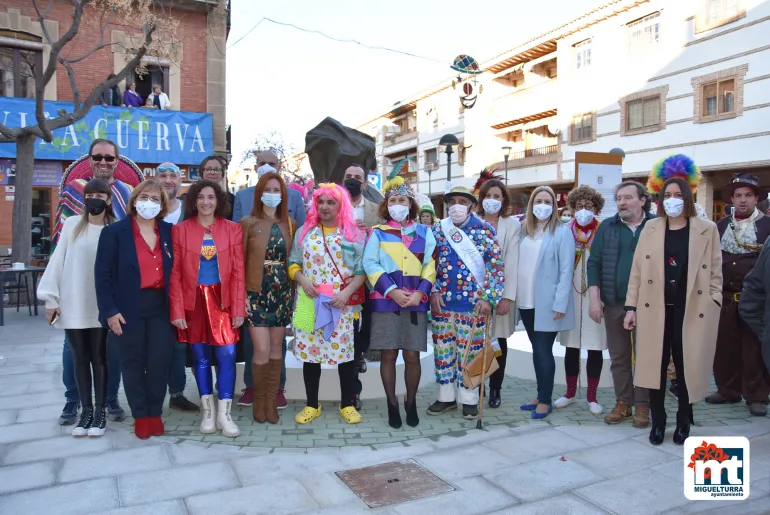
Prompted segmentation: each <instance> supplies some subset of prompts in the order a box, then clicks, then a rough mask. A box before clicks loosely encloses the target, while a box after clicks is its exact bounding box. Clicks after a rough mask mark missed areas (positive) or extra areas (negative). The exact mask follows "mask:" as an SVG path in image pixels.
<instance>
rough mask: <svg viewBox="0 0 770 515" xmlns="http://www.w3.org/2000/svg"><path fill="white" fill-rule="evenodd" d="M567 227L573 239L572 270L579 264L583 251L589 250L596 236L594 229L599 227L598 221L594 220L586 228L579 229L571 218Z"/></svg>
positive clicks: (575, 221)
mask: <svg viewBox="0 0 770 515" xmlns="http://www.w3.org/2000/svg"><path fill="white" fill-rule="evenodd" d="M568 225H569V228H570V230H571V231H572V237H573V238H574V239H575V265H574V268H575V269H576V268H577V266H578V263H579V262H580V258H581V257H583V251H584V250H585V249H588V250H591V242H593V241H594V236H596V229H597V228H598V227H599V221H598V220H597V219H596V218H594V219H593V221H592V222H591V223H590V224H588V227H581V226H580V225H578V223H577V220H575V219H574V218H573V219H572V220H571V221H570V222H569V224H568Z"/></svg>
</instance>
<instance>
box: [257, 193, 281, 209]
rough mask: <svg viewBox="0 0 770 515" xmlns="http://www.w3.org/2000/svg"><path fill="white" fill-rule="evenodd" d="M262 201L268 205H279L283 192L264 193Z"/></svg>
mask: <svg viewBox="0 0 770 515" xmlns="http://www.w3.org/2000/svg"><path fill="white" fill-rule="evenodd" d="M262 203H263V204H264V205H266V206H267V207H278V204H280V203H281V194H280V193H263V194H262Z"/></svg>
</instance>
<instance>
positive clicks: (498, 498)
mask: <svg viewBox="0 0 770 515" xmlns="http://www.w3.org/2000/svg"><path fill="white" fill-rule="evenodd" d="M453 485H454V486H455V487H456V488H457V490H456V491H454V492H449V493H446V494H442V495H439V496H436V497H429V498H426V499H421V500H419V501H413V502H409V503H405V504H398V505H395V506H391V507H390V508H391V509H392V510H393V511H395V512H396V513H398V514H400V515H411V514H415V515H425V514H426V513H447V514H449V513H458V514H459V513H462V514H463V515H474V514H477V513H478V514H482V513H484V514H485V513H489V512H491V511H494V510H498V509H500V508H504V507H506V506H512V505H514V504H517V502H518V501H517V500H516V499H514V498H513V497H511V496H510V495H508V494H507V493H506V492H504V491H503V490H500V489H499V488H497V487H496V486H495V485H493V484H492V483H490V482H489V481H487V480H486V479H484V478H482V477H470V478H467V479H459V480H457V481H454V482H453Z"/></svg>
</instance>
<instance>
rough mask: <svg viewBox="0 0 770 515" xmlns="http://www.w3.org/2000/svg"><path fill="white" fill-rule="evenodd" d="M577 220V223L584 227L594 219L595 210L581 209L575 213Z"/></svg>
mask: <svg viewBox="0 0 770 515" xmlns="http://www.w3.org/2000/svg"><path fill="white" fill-rule="evenodd" d="M575 220H577V223H578V224H580V225H581V226H582V227H585V226H586V225H588V224H590V223H591V222H593V221H594V212H593V211H589V210H588V209H581V210H580V211H578V212H577V213H575Z"/></svg>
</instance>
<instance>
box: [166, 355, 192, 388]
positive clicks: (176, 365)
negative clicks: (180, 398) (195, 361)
mask: <svg viewBox="0 0 770 515" xmlns="http://www.w3.org/2000/svg"><path fill="white" fill-rule="evenodd" d="M186 364H187V344H186V343H184V342H175V343H174V354H173V356H172V357H171V374H170V375H169V377H168V393H169V395H177V394H181V393H184V387H185V385H186V384H187V371H186V370H185V365H186Z"/></svg>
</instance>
